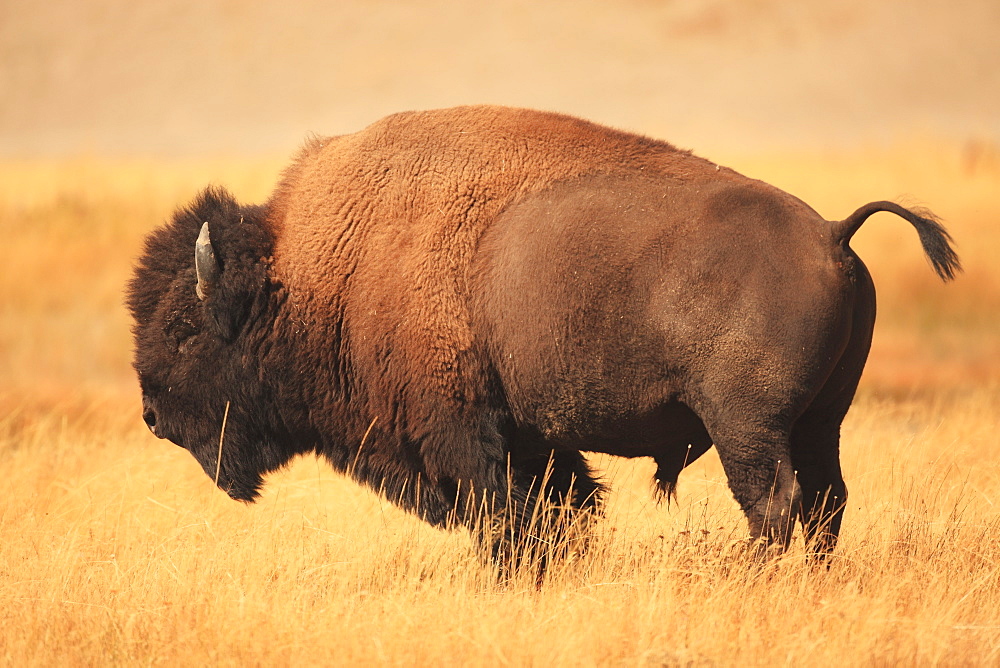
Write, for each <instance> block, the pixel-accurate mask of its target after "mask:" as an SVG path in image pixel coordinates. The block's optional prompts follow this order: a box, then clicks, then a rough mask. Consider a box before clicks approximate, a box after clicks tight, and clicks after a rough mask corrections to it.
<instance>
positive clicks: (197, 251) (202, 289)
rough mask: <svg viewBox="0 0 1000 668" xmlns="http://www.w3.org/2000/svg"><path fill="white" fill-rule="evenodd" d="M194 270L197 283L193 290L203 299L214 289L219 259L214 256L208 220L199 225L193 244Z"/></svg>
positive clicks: (217, 279) (217, 281)
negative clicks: (196, 237) (196, 239)
mask: <svg viewBox="0 0 1000 668" xmlns="http://www.w3.org/2000/svg"><path fill="white" fill-rule="evenodd" d="M194 271H195V274H196V275H197V276H198V285H197V286H196V287H195V292H196V293H197V294H198V299H200V300H202V301H205V298H206V297H208V296H209V295H210V294H212V292H214V291H215V288H216V286H217V285H218V283H219V273H220V271H219V261H218V260H217V259H216V258H215V249H214V248H213V247H212V236H211V234H210V233H209V231H208V222H207V221H206V222H205V224H204V225H202V226H201V233H200V234H199V235H198V241H196V242H195V244H194Z"/></svg>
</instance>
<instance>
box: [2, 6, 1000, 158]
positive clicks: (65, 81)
mask: <svg viewBox="0 0 1000 668" xmlns="http://www.w3.org/2000/svg"><path fill="white" fill-rule="evenodd" d="M998 64H1000V4H998V3H997V2H995V0H952V1H950V2H937V1H929V0H880V1H878V2H871V1H870V0H841V1H840V2H815V1H811V0H807V1H805V2H787V1H784V0H615V1H610V0H572V1H570V0H544V1H537V0H536V1H532V2H522V1H520V0H501V1H499V2H489V1H487V2H472V1H470V0H417V1H414V2H399V1H389V0H364V1H362V0H337V1H335V2H330V1H328V0H282V1H280V2H276V1H273V0H265V1H262V2H253V3H247V2H241V1H238V0H208V1H203V0H171V1H158V2H143V3H136V2H129V1H127V0H50V1H49V2H45V3H38V2H33V1H29V0H3V2H2V3H0V93H2V94H0V155H2V156H7V157H21V158H34V157H39V156H46V157H50V156H56V157H58V156H66V155H79V154H81V153H85V154H88V155H130V156H134V155H142V156H179V155H184V156H186V155H205V154H212V155H218V154H225V155H251V156H252V155H258V154H260V153H262V152H281V153H288V152H290V151H291V150H292V149H293V148H294V147H295V146H297V145H298V143H300V142H301V141H302V138H303V137H304V135H305V134H306V133H307V132H316V133H320V134H340V133H346V132H351V131H354V130H356V129H358V128H360V127H363V126H364V125H366V124H368V123H370V122H372V121H373V120H375V119H377V118H379V117H381V116H384V115H386V114H388V113H391V112H394V111H401V110H404V109H422V108H433V107H445V106H451V105H456V104H468V103H480V102H490V103H498V104H508V105H518V106H528V107H538V108H542V109H548V110H556V111H564V112H569V113H572V114H576V115H581V116H585V117H588V118H590V119H592V120H596V121H599V122H603V123H608V124H611V125H614V126H617V127H621V128H625V129H629V130H636V131H641V132H645V133H650V134H653V135H656V136H658V137H662V138H666V139H669V140H671V141H673V142H674V143H676V144H678V145H681V146H684V147H689V148H695V149H697V150H699V151H701V152H710V153H714V152H729V151H733V150H736V149H745V150H761V149H767V150H771V149H774V148H796V149H801V148H803V147H819V148H838V149H842V148H844V147H846V146H857V145H861V144H864V145H870V144H871V143H873V142H875V143H884V142H889V141H897V140H900V139H901V138H902V139H911V138H913V137H934V138H945V139H952V140H957V141H975V140H984V139H985V140H991V139H996V138H997V137H998V136H1000V113H998V109H1000V67H998Z"/></svg>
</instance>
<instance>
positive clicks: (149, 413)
mask: <svg viewBox="0 0 1000 668" xmlns="http://www.w3.org/2000/svg"><path fill="white" fill-rule="evenodd" d="M142 421H143V422H145V423H146V426H147V427H149V430H150V431H151V432H153V434H154V435H155V434H156V411H154V410H153V408H152V407H151V406H150V405H149V401H147V399H146V398H145V397H143V398H142Z"/></svg>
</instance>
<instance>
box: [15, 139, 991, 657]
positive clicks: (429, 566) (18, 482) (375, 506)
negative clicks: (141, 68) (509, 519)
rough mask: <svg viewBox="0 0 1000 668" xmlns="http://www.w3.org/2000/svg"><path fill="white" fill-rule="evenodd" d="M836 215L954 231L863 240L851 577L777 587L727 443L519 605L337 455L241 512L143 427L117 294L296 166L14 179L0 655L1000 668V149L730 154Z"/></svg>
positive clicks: (805, 571)
mask: <svg viewBox="0 0 1000 668" xmlns="http://www.w3.org/2000/svg"><path fill="white" fill-rule="evenodd" d="M708 157H711V158H713V159H716V160H718V161H720V162H722V163H724V164H728V165H730V166H733V167H735V168H737V169H738V170H740V171H742V172H744V173H746V174H748V175H750V176H755V177H757V178H761V179H763V180H766V181H769V182H771V183H774V184H775V185H778V186H779V187H782V188H784V189H786V190H788V191H789V192H792V193H793V194H795V195H797V196H799V197H801V198H802V199H804V200H805V201H806V202H808V203H810V204H811V205H812V206H813V207H814V208H816V209H817V210H818V211H819V212H820V213H821V214H823V215H824V216H825V217H827V218H829V219H839V218H842V217H844V216H846V215H847V214H849V213H850V212H851V211H853V210H854V209H855V208H856V207H857V206H859V205H861V204H863V203H865V202H867V201H870V200H877V199H894V198H895V199H899V200H900V201H902V202H903V203H910V204H922V205H926V206H928V207H930V208H932V209H933V210H935V211H936V212H937V213H938V214H940V215H941V216H942V217H943V218H944V219H945V221H946V224H947V225H948V227H949V230H950V231H951V232H952V234H953V236H954V237H955V239H956V242H957V247H958V251H959V253H960V255H961V257H962V261H963V264H964V265H965V269H966V270H965V272H964V273H963V274H962V275H961V276H960V277H959V278H958V280H957V281H955V282H954V283H952V284H949V285H943V284H941V283H940V282H939V281H938V280H937V278H936V277H935V276H934V275H933V273H932V271H931V270H930V268H929V266H928V265H927V263H926V261H925V260H924V258H923V255H922V252H921V250H920V247H919V243H918V241H917V236H916V234H915V232H914V230H913V229H912V228H911V227H910V226H909V225H907V224H906V223H905V222H903V221H902V220H899V219H897V218H895V217H893V216H890V215H888V214H879V215H878V216H876V217H873V218H872V219H871V220H870V221H869V222H868V223H867V224H866V225H865V227H864V228H863V229H862V230H861V232H859V233H858V235H857V236H856V237H855V241H854V242H853V245H854V247H855V248H856V249H857V250H858V252H859V254H860V255H861V256H862V258H863V259H864V260H865V262H866V263H867V265H868V266H869V268H870V269H871V272H872V274H873V276H874V278H875V282H876V286H877V289H878V293H879V320H878V324H877V326H876V339H875V342H874V345H873V350H872V353H871V357H870V360H869V365H868V368H867V371H866V374H865V377H864V379H863V381H862V386H861V388H860V390H859V394H858V398H857V400H856V402H855V405H854V408H853V409H852V412H851V413H850V415H849V416H848V419H847V421H846V423H845V425H844V430H843V445H842V450H843V461H844V469H845V474H846V478H847V483H848V487H849V488H850V491H851V497H850V501H849V506H848V510H847V517H846V520H845V525H844V531H843V534H842V542H841V547H840V549H839V552H838V554H837V556H836V557H835V558H834V559H833V560H832V562H831V563H830V567H829V569H825V570H824V569H816V568H814V567H811V566H809V565H808V564H807V563H806V561H805V559H804V553H803V548H802V546H801V543H800V541H799V542H796V544H795V545H794V546H793V548H792V549H791V550H790V551H789V552H788V553H787V554H785V555H784V556H782V557H780V558H778V559H776V560H775V561H774V562H773V563H769V564H768V565H766V566H765V567H763V568H753V567H751V566H750V565H749V564H748V563H746V561H745V560H744V559H743V558H742V557H741V556H740V554H739V551H738V550H737V549H736V548H737V547H738V545H739V544H740V541H742V540H743V538H744V537H745V532H746V528H745V523H744V520H743V518H742V515H741V513H740V512H739V509H738V508H737V506H736V504H735V503H734V501H733V500H732V497H731V495H730V493H729V491H728V488H727V486H726V482H725V477H724V475H723V473H722V469H721V466H720V465H719V463H718V460H717V458H716V457H715V456H714V454H713V453H709V455H706V456H705V457H704V458H703V459H702V460H701V461H699V462H697V463H696V464H695V465H693V466H692V467H690V469H689V470H687V471H686V472H685V473H684V474H683V475H682V476H681V480H680V488H679V494H678V499H677V501H676V502H675V503H673V504H671V505H669V506H668V505H666V504H663V505H657V504H656V503H655V502H654V500H653V495H652V493H651V485H650V478H651V476H652V466H651V464H650V463H648V462H645V461H625V460H617V459H614V458H606V457H602V458H595V462H596V463H597V464H598V466H599V467H600V468H601V469H602V470H603V471H604V473H605V476H606V479H607V480H608V481H609V482H610V484H611V487H612V493H611V495H610V497H609V505H608V509H607V517H606V518H605V520H604V521H603V522H602V523H601V524H600V525H599V526H598V527H596V529H595V534H594V538H593V544H592V547H591V550H590V551H589V552H588V553H587V554H586V555H577V556H574V557H573V558H571V559H569V560H567V561H566V562H564V563H561V564H559V565H557V566H555V567H554V568H552V569H551V570H550V572H549V573H548V574H547V576H546V579H545V582H544V583H543V585H542V586H541V587H540V588H537V589H536V587H535V582H534V580H533V578H531V577H523V578H521V579H516V580H515V581H514V582H512V583H509V584H507V585H505V586H498V585H497V584H496V582H495V581H494V579H493V575H492V573H491V572H490V570H489V569H487V568H486V567H484V566H483V564H481V563H480V562H479V561H478V560H477V558H476V552H475V550H474V548H473V546H472V543H471V541H470V540H469V537H468V535H466V534H465V533H463V532H451V533H449V532H442V531H438V530H435V529H432V528H429V527H427V526H425V525H423V524H422V523H421V522H420V521H418V520H417V519H415V518H413V517H411V516H409V515H407V514H405V513H403V512H401V511H399V510H397V509H396V508H394V507H393V506H391V505H389V504H387V503H385V502H384V501H382V500H380V499H379V498H378V497H377V496H376V495H375V494H373V493H371V492H369V491H366V490H363V489H361V488H359V487H358V486H356V485H355V484H354V483H351V482H349V481H347V480H345V479H343V478H342V477H340V476H339V475H337V474H335V473H333V472H332V471H331V470H330V469H329V467H328V466H327V465H326V464H324V463H322V462H319V461H317V460H316V459H314V458H304V459H300V460H297V461H296V462H294V463H293V465H292V466H290V467H289V468H288V469H287V470H285V471H282V472H280V473H278V474H276V475H274V476H272V477H271V478H270V480H269V482H268V484H267V487H266V489H265V492H264V495H263V498H262V499H261V500H260V501H259V502H258V503H257V504H255V505H252V506H244V505H242V504H239V503H236V502H233V501H231V500H229V499H228V497H226V496H225V495H224V494H223V493H222V492H220V491H218V490H216V489H215V488H214V487H213V486H212V484H211V481H210V480H209V479H208V478H207V477H206V476H205V475H204V474H203V473H202V472H201V470H200V468H199V467H198V466H197V464H196V463H195V462H194V459H193V458H192V457H190V455H188V454H187V453H186V452H184V451H182V450H181V449H179V448H176V447H174V446H172V445H170V444H169V443H167V442H165V441H159V440H157V439H155V438H154V437H153V436H151V435H150V434H149V433H148V431H147V430H146V429H145V426H144V425H143V423H142V421H141V419H140V407H139V392H138V388H137V386H136V383H135V380H134V378H133V374H132V371H131V368H130V358H131V340H130V333H129V321H128V317H127V315H126V313H125V310H124V307H123V305H122V299H123V298H122V289H123V285H124V283H125V281H126V280H127V278H128V276H129V273H130V270H131V266H132V263H133V261H134V259H135V257H136V256H137V254H138V252H139V249H140V247H141V242H142V238H143V236H144V235H145V234H146V233H147V232H149V231H150V230H151V229H152V228H153V227H154V226H156V225H158V224H159V223H160V222H162V221H163V220H164V219H166V218H167V217H168V216H169V215H170V212H171V211H172V210H173V209H174V208H175V207H177V206H179V205H182V204H185V203H186V202H187V201H188V200H190V199H191V197H193V195H194V194H195V193H196V192H197V191H198V190H199V189H200V188H202V187H204V186H205V185H206V184H209V183H214V184H218V185H224V186H226V187H228V188H230V189H231V190H232V191H233V192H234V193H235V194H236V195H237V196H238V197H239V198H240V199H242V200H245V201H260V200H263V199H264V198H265V197H266V196H267V195H268V192H269V189H270V187H271V186H272V184H273V183H274V181H275V179H276V177H277V174H278V172H279V170H280V169H281V166H282V164H283V162H284V160H283V159H280V158H261V159H259V160H253V161H236V160H227V159H218V160H212V159H201V160H182V161H175V162H162V161H161V162H143V161H139V160H131V161H124V160H122V161H112V160H102V159H96V158H94V159H79V160H72V161H61V162H30V161H25V162H8V163H3V164H0V238H2V239H3V240H4V244H3V255H4V259H3V261H2V262H0V661H3V662H4V663H6V664H8V665H18V666H23V665H205V664H216V665H241V666H253V665H292V664H302V663H307V664H329V665H345V664H353V665H361V664H381V665H433V664H440V665H619V664H621V665H733V664H737V663H738V664H740V665H748V666H750V665H774V664H793V663H794V664H800V665H810V666H842V665H977V664H979V665H989V664H993V665H996V664H997V663H1000V541H998V540H997V535H998V531H1000V438H998V416H1000V225H998V223H1000V198H998V194H1000V150H998V149H997V148H996V147H995V146H990V145H985V146H984V145H977V144H967V145H956V144H950V143H945V142H936V141H933V140H913V141H911V142H908V143H902V144H897V145H894V146H889V147H880V148H873V149H869V150H856V151H851V152H846V153H842V154H783V155H731V156H708Z"/></svg>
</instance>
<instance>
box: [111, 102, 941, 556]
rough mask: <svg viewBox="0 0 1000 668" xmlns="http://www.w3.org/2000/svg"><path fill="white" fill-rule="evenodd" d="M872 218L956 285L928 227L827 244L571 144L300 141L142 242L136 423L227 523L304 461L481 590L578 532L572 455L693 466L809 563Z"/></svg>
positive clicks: (590, 133) (434, 114)
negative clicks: (248, 191) (465, 556)
mask: <svg viewBox="0 0 1000 668" xmlns="http://www.w3.org/2000/svg"><path fill="white" fill-rule="evenodd" d="M879 211H888V212H892V213H894V214H896V215H898V216H900V217H902V218H903V219H905V220H907V221H908V222H909V223H911V224H912V225H913V226H914V227H915V228H916V230H917V232H918V234H919V236H920V241H921V242H922V244H923V248H924V250H925V252H926V254H927V256H928V257H929V258H930V261H931V262H932V264H933V267H934V269H935V270H936V271H937V273H938V274H939V275H940V276H941V277H942V278H943V279H950V278H952V277H953V276H954V274H955V272H956V271H958V270H959V264H958V259H957V257H956V255H955V253H954V251H953V250H952V248H951V245H950V243H949V241H950V238H949V236H948V234H947V233H946V232H945V230H944V229H943V227H942V226H941V225H940V224H939V223H938V222H937V220H936V219H935V218H934V216H933V215H932V214H930V213H929V212H927V211H910V210H908V209H905V208H903V207H900V206H898V205H896V204H892V203H890V202H875V203H871V204H867V205H865V206H863V207H861V208H860V209H858V210H857V211H856V212H854V213H853V214H851V215H850V216H848V217H847V218H846V219H845V220H843V221H840V222H829V221H826V220H824V219H823V218H822V217H820V216H819V215H818V214H817V213H816V212H815V211H813V209H811V208H810V207H809V206H807V205H806V204H804V203H803V202H801V201H800V200H798V199H796V198H795V197H792V196H791V195H789V194H787V193H785V192H783V191H781V190H778V189H777V188H774V187H772V186H769V185H767V184H765V183H762V182H760V181H755V180H753V179H749V178H746V177H744V176H742V175H740V174H738V173H736V172H734V171H732V170H729V169H726V168H723V167H720V166H718V165H716V164H714V163H712V162H709V161H708V160H704V159H702V158H699V157H696V156H694V155H692V154H691V153H689V152H686V151H681V150H678V149H676V148H674V147H673V146H671V145H670V144H667V143H664V142H661V141H656V140H653V139H649V138H646V137H641V136H637V135H634V134H629V133H625V132H619V131H616V130H612V129H609V128H605V127H602V126H599V125H595V124H592V123H588V122H585V121H582V120H579V119H575V118H571V117H568V116H562V115H557V114H551V113H541V112H537V111H529V110H519V109H508V108H502V107H462V108H456V109H447V110H441V111H429V112H416V113H404V114H397V115H394V116H390V117H388V118H386V119H383V120H381V121H379V122H377V123H375V124H374V125H372V126H370V127H368V128H367V129H365V130H362V131H361V132H358V133H356V134H352V135H345V136H340V137H328V138H318V139H314V140H312V141H310V142H309V143H308V145H307V146H306V147H305V148H304V149H303V150H302V152H301V154H300V155H299V156H298V158H297V159H296V160H295V161H294V163H293V164H292V165H291V167H289V168H288V169H287V170H286V172H285V173H284V175H283V177H282V179H281V181H280V183H279V184H278V186H277V188H276V189H275V191H274V193H273V195H272V196H271V198H270V199H269V200H268V201H267V202H266V203H265V204H263V205H260V206H245V205H241V204H239V203H237V202H236V201H235V200H234V199H233V198H232V197H231V196H230V195H229V194H228V193H226V192H225V191H223V190H221V189H209V190H206V191H205V192H204V193H203V194H201V196H200V197H198V198H197V200H196V201H195V202H194V203H193V204H192V205H191V206H190V208H188V209H185V210H182V211H179V212H178V213H176V214H175V215H174V217H173V219H172V220H171V221H170V222H168V223H167V224H166V225H165V226H163V227H161V228H159V229H157V230H156V231H154V232H153V233H152V234H150V236H149V237H148V239H147V241H146V246H145V251H144V253H143V255H142V257H141V259H140V260H139V263H138V266H137V268H136V270H135V275H134V277H133V279H132V281H131V283H130V284H129V288H128V304H129V307H130V310H131V313H132V316H133V317H134V320H135V327H134V334H135V368H136V370H137V372H138V376H139V383H140V386H141V389H142V402H143V418H144V419H145V421H146V423H147V424H148V425H149V426H150V428H151V429H152V430H153V431H154V433H155V434H156V435H157V436H159V437H161V438H166V439H169V440H171V441H173V442H174V443H176V444H178V445H180V446H182V447H184V448H185V449H187V450H188V451H190V452H191V454H192V455H194V457H195V458H196V459H197V460H198V462H199V463H200V464H201V466H202V467H203V468H204V470H205V471H206V472H207V473H208V474H209V476H210V477H212V478H215V479H216V480H217V483H218V485H219V486H220V487H221V488H222V489H224V490H225V491H226V492H227V493H228V494H229V495H230V496H232V497H233V498H235V499H241V500H245V501H251V500H253V499H254V498H255V497H256V496H257V495H258V491H259V489H260V487H261V484H262V480H263V476H264V474H266V473H268V472H269V471H272V470H274V469H276V468H279V467H281V466H283V465H284V464H286V463H287V462H288V461H289V460H290V459H291V458H292V457H294V456H295V455H298V454H302V453H316V454H319V455H322V456H323V457H325V458H326V459H327V460H329V462H330V463H331V464H332V465H333V466H334V467H335V468H336V469H338V470H340V471H344V472H347V473H348V474H349V475H351V476H353V477H354V478H355V479H357V480H358V481H360V482H362V483H364V484H367V485H369V486H370V487H372V488H373V489H375V490H377V491H379V492H381V493H382V494H384V495H385V496H386V497H387V498H389V499H390V500H391V501H393V502H395V503H397V504H399V505H401V506H402V507H405V508H407V509H409V510H411V511H413V512H415V513H417V514H419V516H420V517H422V518H424V519H425V520H427V521H428V522H431V523H433V524H435V525H449V524H452V523H465V524H467V525H469V526H472V527H475V528H477V529H478V531H477V533H479V534H480V535H484V536H488V537H487V538H486V543H487V544H489V545H491V546H492V548H493V551H494V556H495V557H496V558H497V559H498V560H499V561H501V562H505V561H506V562H509V561H510V559H509V558H510V555H511V554H514V553H515V552H516V551H517V549H519V548H518V546H521V545H523V544H524V543H525V542H526V541H527V539H528V537H529V536H532V535H536V534H537V526H536V525H535V524H533V523H537V522H539V521H540V520H539V516H540V514H539V513H538V512H537V509H536V505H537V504H539V503H540V502H546V503H547V504H548V505H546V507H547V508H550V510H548V511H545V512H543V513H541V516H548V515H546V513H549V514H552V513H556V512H557V511H556V510H551V509H555V508H558V509H559V510H558V512H559V513H561V516H563V517H565V516H567V513H568V515H569V516H573V515H574V513H575V514H577V515H579V516H583V515H591V514H594V513H596V512H597V511H598V510H599V508H600V497H601V493H602V486H601V484H600V483H599V482H598V481H597V480H596V479H595V477H594V475H593V472H592V470H591V469H590V467H589V466H588V464H587V461H586V459H585V458H584V456H583V454H582V453H583V452H602V453H609V454H612V455H618V456H622V457H652V458H653V459H654V460H655V462H656V464H657V473H656V480H657V483H658V486H659V490H660V491H661V492H663V493H665V494H670V493H672V492H673V490H674V487H675V485H676V481H677V477H678V474H679V473H680V472H681V470H682V469H683V468H684V467H685V466H686V465H688V464H690V463H691V462H692V461H694V460H695V459H697V458H698V457H699V456H701V455H702V454H704V453H705V451H706V450H708V448H709V447H711V446H712V445H715V447H716V449H717V450H718V454H719V457H720V458H721V460H722V464H723V466H724V468H725V472H726V476H727V478H728V481H729V485H730V488H731V490H732V493H733V495H734V497H735V498H736V500H737V502H738V503H739V504H740V506H741V507H742V509H743V511H744V512H745V514H746V516H747V519H748V521H749V526H750V531H751V533H752V536H753V537H754V538H756V539H760V540H761V542H762V543H763V544H765V545H768V544H771V545H776V546H779V547H782V546H785V545H787V544H788V542H789V540H790V537H791V533H792V529H793V528H794V524H795V520H796V518H797V519H798V520H799V521H801V523H802V525H803V529H804V535H805V538H806V541H807V543H808V544H809V545H810V547H811V549H812V550H813V551H814V552H816V553H818V554H824V555H825V554H828V553H829V552H830V551H831V550H832V549H833V548H834V546H835V544H836V541H837V535H838V533H839V531H840V526H841V519H842V516H843V511H844V504H845V501H846V499H847V489H846V487H845V485H844V480H843V476H842V474H841V469H840V462H839V446H840V442H839V441H840V425H841V422H842V421H843V419H844V416H845V414H846V413H847V410H848V408H849V406H850V404H851V401H852V399H853V397H854V393H855V390H856V388H857V384H858V380H859V378H860V376H861V372H862V369H863V367H864V364H865V360H866V358H867V356H868V351H869V346H870V343H871V335H872V328H873V326H874V320H875V291H874V287H873V285H872V280H871V277H870V275H869V273H868V271H867V269H866V268H865V265H864V264H863V263H862V262H861V260H860V258H858V256H857V255H856V254H855V253H854V251H853V250H852V249H851V248H850V246H849V245H848V242H849V241H850V239H851V236H852V235H853V234H854V233H855V232H856V231H857V230H858V228H859V227H860V226H861V224H862V223H863V222H864V221H865V220H866V219H867V218H868V217H869V216H870V215H871V214H873V213H876V212H879ZM224 415H225V419H226V428H225V433H224V448H221V450H220V444H219V439H220V431H221V428H222V423H223V419H224ZM549 502H551V503H549ZM484 518H485V520H486V521H485V522H484V521H483V520H484ZM486 525H490V526H498V525H503V526H504V527H505V528H504V529H503V530H502V531H500V532H499V533H497V532H495V531H492V532H491V531H488V530H483V527H484V526H486Z"/></svg>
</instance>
